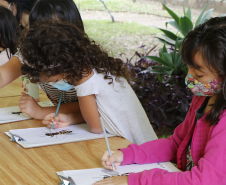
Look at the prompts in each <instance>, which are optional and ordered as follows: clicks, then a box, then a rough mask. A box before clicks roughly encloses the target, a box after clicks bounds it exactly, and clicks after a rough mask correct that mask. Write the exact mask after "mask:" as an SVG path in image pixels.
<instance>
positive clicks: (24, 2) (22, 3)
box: [5, 0, 36, 23]
mask: <svg viewBox="0 0 226 185" xmlns="http://www.w3.org/2000/svg"><path fill="white" fill-rule="evenodd" d="M5 1H7V2H8V3H9V4H10V3H11V4H15V5H16V6H17V14H16V19H17V21H18V23H20V19H21V16H22V13H27V14H29V13H30V11H31V9H32V7H33V5H34V4H35V2H36V0H5Z"/></svg>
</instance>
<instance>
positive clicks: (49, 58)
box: [18, 20, 131, 85]
mask: <svg viewBox="0 0 226 185" xmlns="http://www.w3.org/2000/svg"><path fill="white" fill-rule="evenodd" d="M18 48H19V50H20V52H21V55H22V56H23V59H24V65H23V66H22V68H21V69H22V73H23V74H26V75H27V77H28V78H29V79H30V80H31V82H33V83H38V82H41V79H40V77H41V76H42V75H45V76H46V77H47V78H49V77H51V76H55V75H58V74H64V75H65V77H66V79H67V80H68V83H70V84H72V85H74V80H76V81H79V80H81V79H82V77H83V76H85V75H88V74H90V73H91V69H95V70H96V71H97V73H103V74H104V79H110V82H109V84H111V83H112V82H113V78H112V77H111V75H114V76H115V77H116V81H118V82H121V81H120V78H121V77H124V78H125V79H126V80H127V81H128V82H130V77H131V76H130V73H129V71H128V69H127V67H126V65H125V64H124V63H123V61H122V60H121V59H118V58H113V57H110V56H109V55H108V54H107V52H105V51H103V49H102V48H101V47H100V46H99V45H97V44H96V43H95V41H93V40H91V39H89V37H88V36H87V34H85V33H84V31H82V30H81V29H79V28H78V27H76V25H75V24H73V23H69V22H62V21H54V20H48V21H37V22H36V23H35V24H33V25H32V26H31V28H30V29H29V30H24V31H23V32H22V33H21V37H20V38H19V40H18Z"/></svg>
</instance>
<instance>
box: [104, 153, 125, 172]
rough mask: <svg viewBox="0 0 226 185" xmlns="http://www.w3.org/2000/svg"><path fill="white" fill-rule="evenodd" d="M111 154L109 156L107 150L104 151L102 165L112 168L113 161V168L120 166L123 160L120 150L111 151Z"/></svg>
mask: <svg viewBox="0 0 226 185" xmlns="http://www.w3.org/2000/svg"><path fill="white" fill-rule="evenodd" d="M111 153H112V155H111V157H109V153H108V151H107V150H105V151H104V154H103V156H102V159H101V160H102V165H103V166H104V167H105V168H106V169H108V170H113V169H112V166H111V164H112V163H114V166H115V169H116V168H117V167H118V166H120V164H121V163H122V161H123V153H122V152H121V151H120V150H117V151H111Z"/></svg>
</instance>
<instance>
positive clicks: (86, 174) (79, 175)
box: [57, 162, 179, 185]
mask: <svg viewBox="0 0 226 185" xmlns="http://www.w3.org/2000/svg"><path fill="white" fill-rule="evenodd" d="M154 168H159V169H163V170H167V171H169V172H175V171H179V170H178V169H177V168H176V167H175V166H174V165H173V164H172V163H170V162H163V163H162V162H161V163H160V162H159V163H152V164H142V165H139V164H131V165H125V166H119V167H118V168H117V170H116V171H115V173H117V174H112V173H114V172H113V171H110V170H106V169H104V168H93V169H84V170H69V171H62V172H57V175H58V176H59V178H60V177H62V176H64V177H66V178H68V179H72V180H73V183H74V184H76V185H92V184H93V183H95V182H98V181H100V180H103V179H105V178H108V177H112V176H127V175H129V173H138V172H141V171H144V170H151V169H154ZM69 177H70V178H69ZM60 179H61V182H60V183H61V184H62V183H63V182H66V183H68V182H69V181H67V180H64V181H63V180H62V178H60ZM62 185H66V184H62Z"/></svg>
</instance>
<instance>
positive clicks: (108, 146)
mask: <svg viewBox="0 0 226 185" xmlns="http://www.w3.org/2000/svg"><path fill="white" fill-rule="evenodd" d="M100 123H101V126H102V129H103V132H104V138H105V141H106V144H107V148H108V153H109V156H110V157H111V149H110V145H109V142H108V137H107V134H106V130H105V127H104V123H103V118H102V117H100ZM111 166H112V169H113V171H115V166H114V163H112V164H111Z"/></svg>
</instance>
